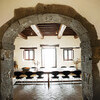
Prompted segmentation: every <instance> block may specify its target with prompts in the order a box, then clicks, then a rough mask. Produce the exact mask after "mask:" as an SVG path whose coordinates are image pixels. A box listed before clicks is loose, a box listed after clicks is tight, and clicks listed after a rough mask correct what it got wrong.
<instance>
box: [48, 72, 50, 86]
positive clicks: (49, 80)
mask: <svg viewBox="0 0 100 100" xmlns="http://www.w3.org/2000/svg"><path fill="white" fill-rule="evenodd" d="M49 87H50V80H49V73H48V88H49Z"/></svg>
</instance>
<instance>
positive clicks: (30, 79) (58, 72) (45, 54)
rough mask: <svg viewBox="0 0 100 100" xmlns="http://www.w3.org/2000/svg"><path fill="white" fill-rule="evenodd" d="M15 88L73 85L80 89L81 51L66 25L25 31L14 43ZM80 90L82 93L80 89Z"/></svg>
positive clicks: (75, 36)
mask: <svg viewBox="0 0 100 100" xmlns="http://www.w3.org/2000/svg"><path fill="white" fill-rule="evenodd" d="M14 45H15V50H14V76H13V85H14V87H15V86H16V85H24V86H27V85H34V86H35V85H38V84H41V86H42V85H44V83H45V85H46V86H47V87H48V89H50V87H51V85H52V84H53V85H54V84H58V85H59V84H60V85H61V86H62V85H63V86H64V84H67V85H74V84H79V85H80V88H81V80H82V79H81V77H82V74H81V70H82V69H81V47H80V39H79V37H78V36H77V34H76V33H75V32H74V31H73V30H72V29H71V28H70V27H67V26H65V25H64V24H59V23H41V24H37V25H31V26H29V27H27V28H25V29H24V30H23V31H22V32H21V33H19V34H18V37H17V38H16V39H15V42H14ZM80 90H81V89H80Z"/></svg>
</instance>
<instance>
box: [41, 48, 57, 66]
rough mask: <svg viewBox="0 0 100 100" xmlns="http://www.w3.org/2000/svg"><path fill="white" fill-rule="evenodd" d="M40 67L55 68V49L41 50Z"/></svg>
mask: <svg viewBox="0 0 100 100" xmlns="http://www.w3.org/2000/svg"><path fill="white" fill-rule="evenodd" d="M42 66H43V67H46V68H51V67H56V48H42Z"/></svg>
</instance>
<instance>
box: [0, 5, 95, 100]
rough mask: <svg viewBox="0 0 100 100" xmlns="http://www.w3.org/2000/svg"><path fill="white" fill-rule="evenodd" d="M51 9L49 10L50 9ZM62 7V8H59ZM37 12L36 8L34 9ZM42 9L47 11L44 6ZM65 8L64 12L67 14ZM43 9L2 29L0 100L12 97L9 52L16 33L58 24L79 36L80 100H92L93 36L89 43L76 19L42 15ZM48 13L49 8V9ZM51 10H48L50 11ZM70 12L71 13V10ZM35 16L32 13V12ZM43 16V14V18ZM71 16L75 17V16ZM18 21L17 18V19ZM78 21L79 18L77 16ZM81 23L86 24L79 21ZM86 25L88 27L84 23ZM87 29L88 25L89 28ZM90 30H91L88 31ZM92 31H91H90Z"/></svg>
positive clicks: (60, 14)
mask: <svg viewBox="0 0 100 100" xmlns="http://www.w3.org/2000/svg"><path fill="white" fill-rule="evenodd" d="M51 7H52V6H51ZM63 7H65V6H63ZM36 8H37V9H38V7H36ZM43 8H45V9H47V8H46V7H45V6H43ZM68 8H69V7H67V9H66V10H67V11H69V9H68ZM45 9H41V10H43V11H41V12H39V14H31V15H29V16H27V17H25V16H24V18H21V17H22V16H21V17H20V18H15V19H12V20H11V21H10V22H8V24H9V23H10V26H7V27H6V26H5V27H6V29H7V30H5V29H3V27H2V30H3V33H2V37H1V97H2V100H11V98H12V94H13V91H12V90H13V86H12V76H13V50H14V40H15V38H16V37H17V35H18V33H20V32H21V31H22V30H23V29H25V28H26V27H28V26H30V25H32V24H39V23H62V24H65V25H66V26H68V27H71V28H72V29H73V30H74V31H75V32H76V33H77V35H78V36H79V38H80V41H81V44H80V45H81V49H82V51H81V52H82V76H83V77H82V92H83V99H84V100H92V99H93V70H92V66H93V63H92V60H93V59H92V58H93V55H92V48H91V47H92V46H94V44H95V39H96V36H95V35H92V36H94V40H92V41H91V33H90V31H89V30H87V29H86V28H85V27H84V25H87V23H85V24H84V25H82V24H81V21H78V20H76V19H77V17H76V18H73V14H72V17H71V15H70V16H67V15H64V14H62V13H59V14H57V13H56V12H55V14H54V12H52V11H51V12H50V11H48V13H47V12H45ZM49 9H50V6H49ZM51 10H52V9H51ZM71 10H72V12H75V11H74V10H73V9H72V8H71ZM35 13H36V12H35ZM43 13H44V14H43ZM75 14H77V13H76V12H75ZM17 17H18V16H17ZM78 17H81V16H80V15H78ZM80 19H81V20H82V21H85V22H86V20H85V19H84V18H83V19H82V18H80ZM88 24H89V23H88ZM6 25H7V24H6ZM89 25H90V24H89ZM92 28H93V27H92ZM92 30H94V29H92Z"/></svg>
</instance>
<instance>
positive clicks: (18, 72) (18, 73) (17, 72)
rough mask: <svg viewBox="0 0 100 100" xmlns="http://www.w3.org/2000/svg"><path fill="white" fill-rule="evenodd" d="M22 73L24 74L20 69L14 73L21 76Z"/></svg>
mask: <svg viewBox="0 0 100 100" xmlns="http://www.w3.org/2000/svg"><path fill="white" fill-rule="evenodd" d="M21 74H23V73H22V72H20V71H16V72H14V75H15V76H20V75H21Z"/></svg>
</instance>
